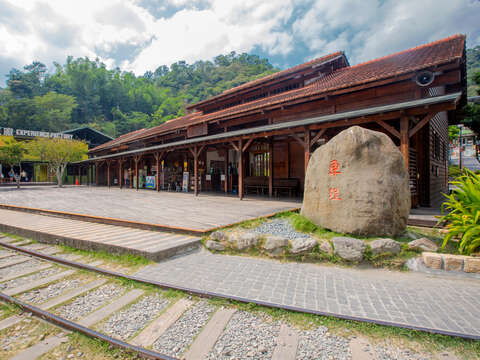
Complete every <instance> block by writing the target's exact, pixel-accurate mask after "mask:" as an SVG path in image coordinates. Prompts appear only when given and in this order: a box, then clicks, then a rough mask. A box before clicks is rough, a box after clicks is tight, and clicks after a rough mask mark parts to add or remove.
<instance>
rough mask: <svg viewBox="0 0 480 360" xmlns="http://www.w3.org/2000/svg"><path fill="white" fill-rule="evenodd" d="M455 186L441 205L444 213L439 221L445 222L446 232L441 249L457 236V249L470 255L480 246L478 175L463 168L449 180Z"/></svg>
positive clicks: (479, 180) (479, 181) (479, 176)
mask: <svg viewBox="0 0 480 360" xmlns="http://www.w3.org/2000/svg"><path fill="white" fill-rule="evenodd" d="M450 183H451V184H452V185H456V186H457V188H456V189H454V190H453V191H452V193H451V194H450V195H445V197H446V198H447V201H445V202H444V203H443V205H442V213H444V214H445V212H447V213H446V214H445V215H444V216H442V218H441V219H440V222H443V221H445V222H446V223H447V229H448V233H447V235H446V236H445V238H444V240H443V244H442V249H444V248H445V246H446V245H447V243H448V242H449V241H450V240H451V239H452V238H459V243H458V251H459V253H460V254H464V255H470V254H471V253H472V252H474V251H475V250H476V249H478V248H480V175H479V174H475V173H474V172H472V171H470V170H468V169H465V172H464V174H463V175H461V176H459V177H458V178H457V180H455V181H452V182H450Z"/></svg>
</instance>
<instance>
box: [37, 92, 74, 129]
mask: <svg viewBox="0 0 480 360" xmlns="http://www.w3.org/2000/svg"><path fill="white" fill-rule="evenodd" d="M33 103H34V105H35V114H34V115H33V119H34V122H35V123H36V127H37V128H38V129H39V130H40V129H41V130H44V131H54V132H55V131H64V130H67V129H68V128H69V124H70V122H71V116H72V111H73V109H75V108H76V107H77V103H76V102H75V98H73V97H72V96H69V95H63V94H57V93H56V92H54V91H50V92H49V93H47V94H45V95H43V96H35V97H34V98H33Z"/></svg>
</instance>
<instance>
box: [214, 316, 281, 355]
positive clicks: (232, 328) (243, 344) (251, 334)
mask: <svg viewBox="0 0 480 360" xmlns="http://www.w3.org/2000/svg"><path fill="white" fill-rule="evenodd" d="M279 331H280V325H279V324H278V323H270V322H266V321H264V320H262V319H261V318H260V317H258V316H256V315H254V314H251V313H249V312H246V311H239V312H237V313H235V314H234V315H233V316H232V319H231V320H230V321H229V323H228V324H227V326H226V328H225V331H224V332H223V334H222V335H221V336H220V338H219V339H218V340H217V342H216V343H215V346H214V348H213V349H212V351H211V352H210V353H209V354H208V357H207V359H210V360H214V359H270V358H271V357H272V354H273V351H274V349H275V346H276V339H277V337H278V333H279Z"/></svg>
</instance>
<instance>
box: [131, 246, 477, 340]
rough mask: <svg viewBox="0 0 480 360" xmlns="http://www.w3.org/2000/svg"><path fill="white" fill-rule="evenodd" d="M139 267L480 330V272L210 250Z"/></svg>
mask: <svg viewBox="0 0 480 360" xmlns="http://www.w3.org/2000/svg"><path fill="white" fill-rule="evenodd" d="M136 275H139V276H141V277H146V278H148V279H153V280H156V281H161V282H165V283H169V284H173V285H176V286H185V287H189V288H192V289H196V290H202V291H211V292H216V293H220V294H224V295H229V296H238V297H243V298H249V299H254V300H258V301H264V302H270V303H274V304H279V305H288V306H296V307H300V308H303V309H307V310H313V311H319V312H323V313H330V314H332V315H339V316H344V317H357V318H362V319H367V320H372V321H375V322H377V323H382V322H383V323H385V322H387V323H389V322H390V323H395V324H399V325H401V326H406V327H416V328H425V329H429V330H434V331H437V332H438V331H440V332H443V333H458V334H460V335H464V336H467V337H472V336H473V337H477V338H480V317H479V316H478V309H480V281H479V280H478V279H463V278H452V277H446V276H442V277H441V276H435V275H427V274H420V273H401V272H396V271H395V272H394V271H386V270H357V269H348V268H338V267H327V266H319V265H312V264H295V263H279V262H276V261H270V260H263V259H254V258H247V257H239V256H225V255H214V254H211V253H209V252H207V251H205V250H202V251H198V252H196V253H192V254H189V255H184V256H179V257H176V258H170V259H168V260H165V261H163V262H161V263H159V264H154V265H150V266H147V267H146V268H143V269H142V270H140V271H139V272H138V273H137V274H136Z"/></svg>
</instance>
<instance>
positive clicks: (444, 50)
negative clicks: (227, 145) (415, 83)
mask: <svg viewBox="0 0 480 360" xmlns="http://www.w3.org/2000/svg"><path fill="white" fill-rule="evenodd" d="M464 48H465V36H464V35H454V36H451V37H448V38H445V39H442V40H438V41H435V42H432V43H429V44H424V45H420V46H417V47H414V48H411V49H408V50H404V51H401V52H398V53H395V54H391V55H388V56H384V57H381V58H378V59H375V60H371V61H367V62H364V63H361V64H358V65H355V66H350V67H345V68H340V69H338V70H336V71H335V72H333V73H331V74H330V75H328V76H326V77H324V78H322V79H319V80H317V81H315V82H313V83H312V84H309V85H308V86H305V87H303V88H300V89H294V90H290V91H287V92H284V93H281V94H278V95H274V96H270V97H268V98H263V99H259V100H255V101H252V102H248V103H245V104H240V105H237V106H233V107H231V108H227V109H223V110H219V111H216V112H213V113H210V114H205V115H201V114H200V113H198V112H197V113H193V114H190V115H186V116H183V117H181V118H178V119H176V120H172V121H169V122H167V123H164V124H161V125H159V126H156V127H154V128H151V129H148V130H147V131H145V132H142V133H138V134H134V135H135V136H134V137H133V138H134V139H140V138H145V137H149V136H151V135H158V134H162V133H165V132H167V131H171V130H175V129H179V128H184V127H186V126H188V125H194V124H198V123H202V122H205V121H209V120H214V119H221V118H222V117H226V116H230V115H234V114H241V113H244V112H247V111H251V110H255V109H262V108H265V107H268V106H272V105H276V104H284V103H288V102H290V101H293V100H297V99H301V98H305V97H309V96H313V95H319V94H324V93H328V92H331V91H336V90H340V89H344V88H348V87H352V86H356V85H362V84H366V83H370V82H376V81H379V80H383V79H388V78H392V77H395V76H398V75H401V74H406V73H410V72H413V71H417V70H420V69H425V68H429V67H431V66H435V65H440V64H445V63H448V62H450V61H452V60H455V59H459V58H461V57H462V56H463V51H464ZM336 54H338V53H336ZM299 66H301V65H299ZM259 80H260V79H259ZM130 134H131V133H130ZM127 135H129V134H127ZM116 140H118V139H116ZM116 140H113V141H116ZM122 140H123V139H122ZM128 140H132V137H129V138H128V139H124V140H123V141H122V143H123V142H128ZM111 143H112V142H108V143H105V144H103V145H101V146H99V147H97V148H95V149H93V151H96V150H100V149H101V148H105V147H111V146H113V145H111Z"/></svg>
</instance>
